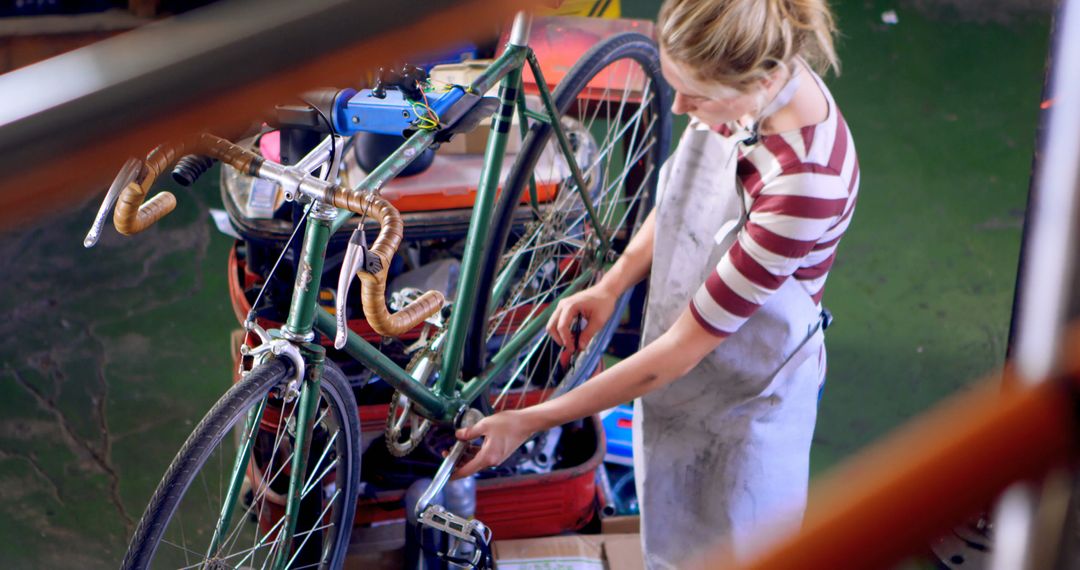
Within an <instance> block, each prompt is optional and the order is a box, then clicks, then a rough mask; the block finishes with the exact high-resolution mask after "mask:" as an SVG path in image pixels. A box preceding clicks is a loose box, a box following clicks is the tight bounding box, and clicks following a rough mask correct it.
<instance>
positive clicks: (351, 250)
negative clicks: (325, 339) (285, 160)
mask: <svg viewBox="0 0 1080 570" xmlns="http://www.w3.org/2000/svg"><path fill="white" fill-rule="evenodd" d="M381 268H382V262H381V260H380V259H379V257H378V256H377V255H370V254H369V253H368V247H367V234H366V233H364V228H363V224H361V225H359V226H357V228H356V229H355V230H353V233H352V235H351V236H349V245H348V246H347V247H346V248H345V259H344V260H343V261H342V262H341V273H340V274H339V275H338V286H337V298H335V299H334V313H335V314H334V318H335V320H336V321H337V334H336V335H335V336H334V348H336V349H338V350H341V349H342V348H343V347H344V346H345V341H347V340H348V338H349V325H348V321H347V315H346V314H345V303H346V301H347V300H348V298H349V286H350V285H352V282H353V278H355V277H356V274H357V272H359V271H364V272H366V273H378V272H379V270H380V269H381Z"/></svg>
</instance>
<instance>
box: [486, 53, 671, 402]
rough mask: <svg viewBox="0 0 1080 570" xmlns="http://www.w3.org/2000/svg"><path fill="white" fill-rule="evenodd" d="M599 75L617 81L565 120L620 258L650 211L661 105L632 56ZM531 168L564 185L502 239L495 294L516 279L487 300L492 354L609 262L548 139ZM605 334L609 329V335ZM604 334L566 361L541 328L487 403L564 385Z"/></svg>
mask: <svg viewBox="0 0 1080 570" xmlns="http://www.w3.org/2000/svg"><path fill="white" fill-rule="evenodd" d="M601 74H607V76H608V77H622V78H624V80H623V81H622V82H614V84H613V82H608V83H607V84H606V85H605V87H604V89H603V90H602V91H599V92H597V91H595V90H593V91H592V92H591V95H592V96H595V97H596V99H599V100H600V101H602V102H600V103H597V102H596V101H595V100H591V101H590V102H589V103H588V104H585V103H583V100H582V99H581V98H580V96H579V97H575V98H574V101H573V102H572V103H571V105H570V109H569V112H568V113H567V114H566V115H564V117H563V121H562V122H563V125H564V127H565V128H567V129H568V131H569V132H568V138H569V139H570V142H571V145H572V147H573V148H574V152H575V155H576V156H577V158H578V163H579V165H580V166H581V170H582V174H583V177H584V178H585V182H586V185H587V186H588V193H589V195H590V196H591V199H592V202H593V205H594V207H595V210H596V212H597V214H598V217H599V218H600V219H601V221H602V225H603V227H604V230H605V232H606V233H607V234H608V235H609V236H612V237H613V240H612V241H613V249H614V251H615V254H617V253H618V252H621V250H622V248H623V247H625V245H626V243H627V242H628V241H629V236H630V235H632V233H633V231H635V230H636V229H637V227H638V226H639V225H640V224H641V222H642V221H644V218H645V215H646V214H647V212H648V210H649V209H650V208H651V200H652V186H653V183H654V181H655V178H656V174H657V171H658V169H659V164H658V162H659V157H660V156H662V152H661V151H662V150H663V149H659V148H658V146H659V141H660V140H661V138H662V137H661V136H660V130H661V128H662V125H661V124H660V121H659V117H660V113H661V112H662V111H663V110H662V109H661V108H660V98H659V97H658V95H657V93H656V92H655V88H654V86H653V84H652V81H651V79H650V77H649V75H648V74H647V73H645V72H644V71H643V70H642V69H641V66H640V64H639V63H638V62H637V61H635V60H632V59H629V58H627V59H621V60H618V61H616V62H614V63H612V64H610V65H608V66H606V67H605V68H604V69H603V71H601V72H600V73H598V74H597V75H601ZM635 78H639V79H641V80H642V81H644V88H643V89H642V90H641V91H640V93H637V92H635V90H634V89H632V86H633V84H634V80H635ZM587 89H588V88H587ZM533 173H534V175H535V178H536V179H537V180H538V181H544V180H553V179H561V180H562V181H561V182H560V183H559V184H558V191H557V193H556V194H555V198H554V200H553V201H552V202H551V203H550V204H549V205H547V206H543V207H541V209H540V211H537V210H535V209H534V210H533V222H532V223H531V224H529V225H527V226H526V227H525V228H524V230H523V231H522V230H520V229H518V230H515V231H513V232H512V233H511V235H510V237H509V238H508V240H507V248H506V250H505V252H504V254H503V255H502V258H501V259H500V260H499V264H498V267H499V270H498V272H497V273H496V275H497V276H496V279H495V283H496V291H497V293H496V295H498V291H500V288H499V283H500V281H507V282H510V283H513V285H512V286H509V287H506V289H505V291H506V292H505V294H504V295H503V298H495V299H493V300H492V306H493V310H492V311H491V317H490V318H489V321H488V327H487V335H488V336H487V345H488V350H489V353H493V352H497V350H498V347H499V346H500V345H501V344H503V342H504V341H505V340H506V339H507V338H509V336H510V335H512V331H514V330H515V329H516V327H517V325H518V324H520V323H521V322H524V321H527V320H529V319H532V318H536V317H537V315H539V314H540V313H541V312H542V311H543V310H544V308H546V307H547V306H548V304H549V303H550V302H552V301H553V300H554V299H556V298H557V297H558V296H559V295H560V294H561V293H562V292H564V291H566V289H567V287H568V286H569V284H570V282H571V281H573V280H574V279H576V278H577V277H578V276H579V275H581V274H582V272H583V271H585V270H588V269H589V268H592V269H596V268H599V267H601V266H603V265H604V264H605V263H606V260H601V259H596V258H595V256H594V255H592V254H591V253H590V252H591V251H592V250H593V249H594V247H595V246H596V245H597V244H598V243H599V241H598V239H597V238H596V235H595V232H594V231H593V228H591V227H590V226H589V224H588V223H586V221H585V220H586V216H587V211H586V208H585V206H584V202H583V201H582V200H581V197H580V194H579V192H578V191H577V185H576V183H575V182H574V180H573V177H572V176H569V169H568V167H567V166H566V163H565V161H564V160H562V159H561V154H560V152H559V150H558V147H557V146H556V142H555V140H554V137H553V136H551V137H549V140H548V141H547V142H546V145H545V148H544V150H543V152H542V154H541V156H540V159H539V160H538V161H537V166H536V168H535V169H534V171H533ZM528 191H529V190H528V188H525V189H524V190H523V192H528ZM597 278H598V277H593V278H592V279H591V282H595V280H596V279H597ZM616 317H617V315H616ZM610 330H611V327H608V329H607V331H606V332H610ZM603 337H610V334H606V335H604V334H597V336H596V337H594V340H593V341H592V342H591V343H590V345H589V346H588V347H583V350H581V351H579V352H578V353H577V354H576V355H575V356H573V357H570V355H569V354H567V353H563V352H562V351H560V350H559V347H558V346H557V345H555V344H554V342H553V341H552V340H551V339H550V338H549V337H547V336H546V333H545V332H541V333H540V334H538V335H537V336H536V338H534V339H532V341H531V342H530V343H528V345H527V346H526V348H525V349H524V350H523V351H522V352H521V353H520V356H519V358H518V359H517V361H516V362H515V364H514V365H513V366H511V367H510V369H509V370H508V371H507V372H506V373H504V374H503V375H502V376H503V377H502V378H499V379H496V381H495V382H493V384H492V390H493V393H492V400H493V402H492V403H493V407H494V408H495V409H511V408H521V407H524V406H527V405H531V404H533V403H536V402H539V401H543V400H544V399H547V398H550V397H552V396H553V395H557V394H559V393H561V392H562V391H564V390H566V389H569V388H570V387H572V386H573V385H575V384H576V383H578V382H580V381H581V380H582V379H583V378H585V377H587V376H588V375H589V374H590V373H591V372H593V370H592V369H593V368H594V367H595V366H596V364H597V362H598V354H597V351H599V350H601V349H602V348H603V346H604V345H606V343H607V340H608V338H603Z"/></svg>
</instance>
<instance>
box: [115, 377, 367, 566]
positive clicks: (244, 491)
mask: <svg viewBox="0 0 1080 570" xmlns="http://www.w3.org/2000/svg"><path fill="white" fill-rule="evenodd" d="M290 374H291V364H289V363H288V362H287V361H284V360H280V359H276V358H275V359H272V360H270V361H268V362H266V363H264V364H261V365H259V366H257V367H255V369H254V370H252V371H251V373H250V374H248V375H247V376H246V377H245V378H244V379H243V380H241V381H240V382H238V383H237V384H235V385H234V386H233V387H232V388H230V389H229V391H228V392H226V393H225V395H224V396H222V398H221V399H220V400H218V402H217V404H215V405H214V407H213V408H212V409H211V410H210V411H209V412H208V413H207V414H206V417H204V418H203V420H202V421H201V422H199V425H198V426H196V428H195V430H194V431H193V432H192V434H191V435H190V436H189V437H188V439H187V441H186V442H185V443H184V446H183V447H182V448H181V449H180V452H179V453H178V454H177V455H176V458H175V459H174V460H173V463H172V465H170V466H169V469H168V471H166V473H165V476H164V477H163V478H162V480H161V483H160V484H159V485H158V488H157V490H156V491H155V492H154V495H153V497H152V498H151V499H150V504H149V505H148V506H147V507H146V512H145V513H144V514H143V517H142V519H141V520H140V521H139V525H138V527H137V528H136V530H135V534H134V535H133V536H132V539H131V543H130V545H129V547H128V552H127V555H126V556H125V558H124V562H123V565H122V568H125V569H129V568H131V569H134V568H138V569H142V568H213V569H218V568H220V569H224V568H264V567H266V568H268V567H271V566H270V565H271V564H272V563H273V562H274V560H275V556H277V555H278V552H279V551H281V550H282V549H283V546H284V544H283V543H284V539H283V536H282V534H283V533H281V532H280V530H281V528H282V526H283V522H284V520H285V517H284V511H285V504H286V501H285V497H287V496H288V487H289V471H290V468H291V458H292V455H293V443H294V439H295V436H294V433H295V427H294V426H295V425H296V410H295V408H298V407H299V406H295V405H294V403H295V402H294V403H289V404H286V403H284V402H283V400H282V399H281V398H280V397H279V394H280V391H281V389H282V387H283V386H284V385H285V382H286V380H287V379H288V378H289V376H290ZM319 396H320V397H319V402H318V406H317V411H316V413H315V416H314V417H315V425H314V428H313V430H312V436H311V448H310V452H309V455H308V460H307V469H306V474H305V477H304V478H303V482H304V483H303V485H302V487H301V489H302V492H301V501H300V509H299V515H298V520H297V526H296V531H295V533H294V538H293V543H292V545H291V548H290V552H291V556H290V557H289V559H288V567H289V568H324V567H326V568H337V567H340V565H341V563H342V562H343V561H344V557H345V551H346V548H347V547H348V543H349V535H350V533H351V531H352V521H353V515H354V513H355V510H356V498H357V492H358V488H359V487H358V485H359V481H360V430H359V424H358V421H357V415H356V400H355V398H354V397H353V393H352V389H351V388H350V386H349V384H348V382H347V381H346V380H345V378H344V376H343V375H342V373H341V371H340V370H338V369H337V367H336V366H334V365H333V364H331V363H327V365H326V366H325V367H324V369H323V375H322V381H321V382H320V395H319ZM249 418H254V419H255V420H256V421H251V420H250V419H249ZM245 444H247V445H245ZM245 448H247V449H249V450H250V451H249V453H247V454H246V455H245V462H246V463H247V468H246V470H245V471H244V477H243V482H242V485H241V486H240V487H239V492H238V493H234V494H233V495H232V496H233V501H232V502H231V504H227V503H229V499H228V498H227V497H229V496H230V493H229V487H230V485H229V481H230V476H231V474H232V473H233V469H234V465H235V463H236V459H237V456H238V455H240V453H241V451H240V450H242V449H245ZM222 513H229V515H230V518H231V524H230V525H229V527H228V528H227V529H226V530H225V532H223V533H220V534H219V536H218V538H217V540H216V543H217V544H218V545H217V546H216V547H215V548H211V547H212V544H213V543H214V542H215V540H214V539H213V537H214V535H215V529H216V528H217V527H218V524H219V517H220V516H221V514H222Z"/></svg>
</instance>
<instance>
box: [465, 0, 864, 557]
mask: <svg viewBox="0 0 1080 570" xmlns="http://www.w3.org/2000/svg"><path fill="white" fill-rule="evenodd" d="M657 29H658V36H659V40H660V48H661V65H662V68H663V74H664V77H665V78H666V79H667V81H668V82H669V83H670V84H671V86H672V87H674V89H675V91H676V94H675V100H674V104H673V106H672V111H673V112H674V113H677V114H688V115H690V118H691V120H690V125H689V126H688V127H687V129H686V131H685V133H684V134H683V136H682V139H681V140H680V142H679V146H678V149H677V150H676V151H675V153H674V154H673V156H672V157H671V159H670V160H669V161H668V162H667V163H666V164H665V165H664V168H663V170H662V172H661V175H660V187H659V197H658V201H657V207H656V208H655V210H654V211H653V213H652V214H651V215H650V216H649V217H648V219H647V220H646V222H645V223H644V225H643V226H642V228H641V230H640V231H639V233H638V234H637V235H636V236H635V237H634V239H633V240H632V241H631V243H630V244H629V246H628V247H627V249H626V251H625V252H624V253H623V255H622V256H621V257H620V258H619V260H618V261H617V262H616V263H615V264H614V266H613V267H612V268H611V270H610V271H609V272H608V273H607V274H605V275H604V277H603V278H602V279H601V280H600V281H599V282H598V283H597V284H596V285H594V286H593V287H591V288H589V289H587V290H584V291H581V292H579V293H577V294H575V295H573V296H571V297H568V298H566V299H564V300H563V301H562V302H560V303H559V305H558V307H557V309H556V310H555V313H554V315H553V316H552V317H551V321H550V322H549V324H548V331H549V333H550V334H551V336H552V337H554V339H555V340H556V341H557V342H558V343H559V344H561V345H562V346H569V347H571V348H573V349H576V348H577V347H576V346H572V345H574V335H573V334H571V330H570V328H571V326H570V325H571V323H572V322H573V321H574V320H575V319H576V318H577V317H578V316H583V317H584V318H585V319H586V321H587V323H588V324H587V326H586V327H585V328H584V330H583V331H582V333H581V335H580V339H579V342H580V343H581V344H582V345H584V344H585V343H587V342H588V341H589V339H590V338H591V337H592V336H593V335H594V334H595V333H596V331H597V330H599V329H600V327H601V326H602V324H603V323H604V322H605V321H606V320H607V319H608V318H610V317H611V316H612V312H613V310H614V304H615V300H616V299H617V298H618V296H619V295H620V294H622V293H623V292H624V291H626V290H627V289H629V288H630V287H632V286H633V285H634V284H636V283H637V282H639V281H640V280H641V279H644V278H645V277H646V276H649V288H650V289H649V290H650V298H649V302H648V306H647V309H646V322H645V327H644V332H643V339H642V344H643V348H642V349H641V350H640V351H638V352H637V353H636V354H634V355H633V356H631V357H629V358H627V359H625V360H623V361H622V362H620V363H619V364H617V365H615V366H613V367H612V368H610V369H608V370H605V371H604V372H603V373H601V374H600V375H598V376H597V377H595V378H593V379H591V380H590V381H589V382H586V383H585V384H583V385H582V386H581V387H579V388H577V389H575V390H572V391H571V392H569V393H567V394H565V395H563V396H561V397H559V398H556V399H554V400H552V401H549V402H545V403H543V404H541V405H537V406H534V407H532V408H528V409H523V410H516V411H508V412H502V413H498V414H495V415H493V416H491V417H488V418H485V419H484V420H483V421H481V422H479V423H478V424H476V425H475V426H473V427H472V428H469V429H463V430H459V432H458V437H459V438H461V439H474V438H478V437H483V438H484V442H483V445H482V447H481V449H480V451H479V452H478V453H477V455H476V456H475V457H474V458H473V459H472V460H471V461H469V462H468V463H466V464H465V465H463V466H462V467H461V469H460V470H459V471H458V473H457V476H466V475H469V474H472V473H474V472H476V471H477V470H478V469H481V468H483V467H486V466H489V465H495V464H498V463H500V462H501V461H503V460H504V459H505V458H506V457H507V456H508V455H509V454H510V453H511V452H512V451H513V450H514V449H516V448H517V447H518V446H519V445H521V443H522V442H524V441H525V440H526V439H527V438H528V437H529V436H530V435H531V434H532V433H534V432H536V431H540V430H546V429H550V428H551V427H553V426H557V425H560V424H563V423H566V422H569V421H572V420H575V419H577V418H581V417H585V416H588V415H590V414H594V413H597V412H599V411H601V410H604V409H607V408H610V407H613V406H615V405H617V404H620V403H622V402H627V401H630V400H632V399H634V398H640V400H639V401H638V402H637V405H636V406H635V417H634V460H635V473H636V477H637V486H638V488H637V490H638V499H639V501H640V504H641V512H642V536H643V541H644V542H643V544H644V552H645V558H646V560H647V561H648V563H649V566H650V567H654V568H656V567H668V566H671V565H674V564H676V563H678V562H679V561H680V560H682V559H684V558H685V557H686V556H687V555H689V554H691V553H693V552H694V551H695V550H699V549H701V548H703V547H704V546H706V545H710V544H714V543H716V541H718V540H720V539H721V538H726V539H727V540H728V541H729V543H728V544H729V547H730V548H731V549H732V550H733V551H734V553H735V554H736V556H738V557H740V558H746V557H747V556H749V555H750V554H751V553H753V552H755V551H757V550H759V549H760V548H761V547H762V546H763V545H764V544H765V543H767V542H770V541H772V540H775V539H776V538H777V536H778V535H780V534H782V533H785V532H790V531H792V530H794V529H796V528H797V526H798V524H799V523H800V521H801V518H802V513H803V509H804V507H805V503H806V488H807V480H808V477H809V451H810V440H811V436H812V434H813V429H814V423H815V420H816V413H817V398H818V394H819V390H820V388H821V386H822V384H823V382H824V377H825V350H824V335H823V329H824V325H825V324H826V322H825V320H826V315H827V313H825V312H824V311H823V309H822V307H821V297H822V294H823V290H824V285H825V279H826V277H827V275H828V271H829V269H830V267H831V266H832V263H833V259H834V258H835V252H836V246H837V243H838V242H839V240H840V238H841V236H842V235H843V233H844V231H845V230H846V229H847V226H848V224H849V222H850V220H851V215H852V212H853V211H854V206H855V200H856V196H857V190H858V181H859V171H858V163H857V161H856V157H855V149H854V144H853V141H852V139H851V136H850V134H849V132H848V130H847V126H846V124H845V123H844V120H843V118H842V116H841V115H840V113H839V110H838V109H837V108H836V105H835V103H834V102H833V100H832V97H831V95H830V94H829V91H828V89H826V87H825V85H824V84H823V83H822V82H821V79H820V78H819V77H818V75H817V74H816V73H815V72H814V70H813V69H812V65H814V64H816V65H817V66H819V68H822V69H824V68H832V69H834V70H837V68H838V62H837V59H836V54H835V52H834V49H833V43H832V36H833V34H834V32H835V29H834V27H833V19H832V16H831V14H830V11H829V8H828V6H827V5H826V4H825V0H667V1H666V2H665V3H664V5H663V6H662V7H661V9H660V15H659V17H658V27H657Z"/></svg>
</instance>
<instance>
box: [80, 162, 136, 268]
mask: <svg viewBox="0 0 1080 570" xmlns="http://www.w3.org/2000/svg"><path fill="white" fill-rule="evenodd" d="M140 168H142V161H140V160H139V159H137V158H129V159H127V162H125V163H124V166H122V167H120V172H118V173H117V174H116V178H114V179H113V182H112V185H111V186H109V191H108V192H107V193H106V194H105V199H104V200H102V202H101V207H100V208H98V212H97V216H95V217H94V223H92V224H90V231H89V232H87V234H86V239H84V240H83V247H85V248H91V247H94V244H96V243H97V242H98V239H99V238H100V237H101V230H102V228H104V227H105V220H106V219H108V217H109V214H110V213H111V212H112V209H113V206H115V205H116V200H117V198H119V197H120V192H121V191H122V190H123V189H124V188H125V187H127V185H128V184H131V183H132V182H134V181H135V178H136V177H137V176H138V175H139V169H140Z"/></svg>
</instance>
